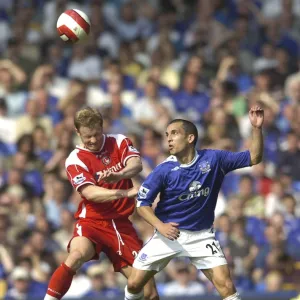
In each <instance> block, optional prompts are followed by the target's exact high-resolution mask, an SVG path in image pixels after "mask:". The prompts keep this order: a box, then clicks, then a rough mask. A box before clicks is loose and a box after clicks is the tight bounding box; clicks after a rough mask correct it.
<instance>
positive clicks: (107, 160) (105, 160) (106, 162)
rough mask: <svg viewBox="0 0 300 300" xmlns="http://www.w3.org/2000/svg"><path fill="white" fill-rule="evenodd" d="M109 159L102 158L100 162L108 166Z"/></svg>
mask: <svg viewBox="0 0 300 300" xmlns="http://www.w3.org/2000/svg"><path fill="white" fill-rule="evenodd" d="M110 161H111V160H110V157H109V156H104V157H103V158H102V162H103V164H104V165H106V166H107V165H109V164H110Z"/></svg>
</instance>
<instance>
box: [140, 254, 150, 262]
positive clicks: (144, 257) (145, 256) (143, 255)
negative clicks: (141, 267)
mask: <svg viewBox="0 0 300 300" xmlns="http://www.w3.org/2000/svg"><path fill="white" fill-rule="evenodd" d="M147 257H148V255H147V254H146V253H142V254H141V255H140V256H138V260H139V261H146V260H147Z"/></svg>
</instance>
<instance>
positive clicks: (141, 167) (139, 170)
mask: <svg viewBox="0 0 300 300" xmlns="http://www.w3.org/2000/svg"><path fill="white" fill-rule="evenodd" d="M142 171H143V164H142V162H140V164H139V165H138V166H137V174H139V173H141V172H142Z"/></svg>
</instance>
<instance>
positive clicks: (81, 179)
mask: <svg viewBox="0 0 300 300" xmlns="http://www.w3.org/2000/svg"><path fill="white" fill-rule="evenodd" d="M85 179H86V178H85V177H84V175H83V173H81V174H79V175H76V176H75V177H73V178H72V180H73V182H74V184H76V185H77V184H80V183H83V182H84V181H85Z"/></svg>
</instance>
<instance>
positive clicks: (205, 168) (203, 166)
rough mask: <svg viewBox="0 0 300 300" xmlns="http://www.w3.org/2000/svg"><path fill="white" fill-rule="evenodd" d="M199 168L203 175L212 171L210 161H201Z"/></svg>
mask: <svg viewBox="0 0 300 300" xmlns="http://www.w3.org/2000/svg"><path fill="white" fill-rule="evenodd" d="M199 168H200V171H201V172H202V174H205V173H208V172H209V171H210V170H211V169H210V164H209V162H208V161H206V160H205V161H201V162H200V163H199Z"/></svg>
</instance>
